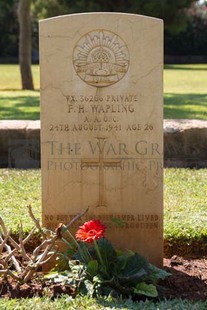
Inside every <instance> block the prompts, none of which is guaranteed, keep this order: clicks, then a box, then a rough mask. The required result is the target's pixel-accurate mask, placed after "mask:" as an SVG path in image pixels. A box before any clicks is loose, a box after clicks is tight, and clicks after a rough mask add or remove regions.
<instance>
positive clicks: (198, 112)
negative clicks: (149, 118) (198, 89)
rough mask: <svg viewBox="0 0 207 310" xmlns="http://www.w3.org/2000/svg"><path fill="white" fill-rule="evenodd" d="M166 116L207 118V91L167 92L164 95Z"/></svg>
mask: <svg viewBox="0 0 207 310" xmlns="http://www.w3.org/2000/svg"><path fill="white" fill-rule="evenodd" d="M164 118H187V119H202V120H207V93H206V94H174V93H166V94H165V96H164Z"/></svg>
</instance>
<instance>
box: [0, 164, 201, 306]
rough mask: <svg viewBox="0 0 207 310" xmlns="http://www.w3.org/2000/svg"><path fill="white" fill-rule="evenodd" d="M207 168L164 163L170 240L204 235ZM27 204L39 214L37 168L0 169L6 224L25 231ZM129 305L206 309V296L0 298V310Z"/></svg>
mask: <svg viewBox="0 0 207 310" xmlns="http://www.w3.org/2000/svg"><path fill="white" fill-rule="evenodd" d="M206 179H207V169H200V170H192V169H165V175H164V184H165V187H164V211H165V212H164V234H165V238H166V239H168V240H173V239H176V240H179V238H180V239H181V240H185V242H190V240H191V239H192V238H194V239H196V240H199V239H202V238H203V240H204V242H205V240H207V226H206V223H207V213H206V208H207V200H206V192H207V183H206ZM28 204H31V205H32V207H33V211H34V213H35V215H36V217H38V218H40V217H41V184H40V170H17V169H0V215H1V216H2V217H3V218H4V220H5V222H6V224H7V225H8V226H9V228H12V230H13V232H14V233H15V232H17V230H18V225H19V223H20V221H21V222H22V223H23V227H24V231H25V232H26V231H29V230H30V229H31V227H32V224H33V223H32V221H31V220H30V218H29V217H28V216H27V211H26V206H27V205H28ZM51 307H52V308H53V309H54V310H55V309H69V310H70V309H71V310H74V309H78V310H87V309H88V310H89V309H90V310H93V309H94V310H96V309H99V310H104V309H117V310H118V309H131V310H135V309H137V310H139V309H140V310H144V309H147V310H157V309H160V310H162V309H163V310H168V309H178V310H179V309H180V310H191V309H199V310H205V309H207V301H206V302H190V301H186V300H171V301H170V300H164V301H160V302H158V301H156V302H153V301H149V300H147V301H145V302H144V301H140V302H138V303H135V302H133V301H132V300H130V299H129V300H122V299H118V300H117V299H113V298H108V299H106V298H101V299H96V300H94V299H92V298H89V297H77V298H75V299H71V298H70V297H69V296H63V297H61V298H59V299H55V300H53V301H52V300H50V299H49V297H44V298H39V297H37V298H32V299H26V300H24V299H21V300H19V299H11V300H5V299H2V300H1V302H0V310H1V309H7V310H10V309H11V310H13V309H16V310H18V309H19V310H22V309H25V310H26V309H37V310H38V309H50V308H51Z"/></svg>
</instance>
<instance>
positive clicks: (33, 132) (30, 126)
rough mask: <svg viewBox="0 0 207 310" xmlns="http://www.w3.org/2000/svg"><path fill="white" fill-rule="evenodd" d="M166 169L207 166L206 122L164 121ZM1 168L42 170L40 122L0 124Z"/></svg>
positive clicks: (6, 122)
mask: <svg viewBox="0 0 207 310" xmlns="http://www.w3.org/2000/svg"><path fill="white" fill-rule="evenodd" d="M164 165H165V167H184V168H204V167H207V121H202V120H187V119H171V120H169V119H166V120H165V121H164ZM0 167H1V168H7V167H9V168H24V169H27V168H40V121H39V120H38V121H29V120H28V121H27V120H25V121H17V120H14V121H11V120H9V121H0Z"/></svg>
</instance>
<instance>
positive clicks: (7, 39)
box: [0, 0, 18, 59]
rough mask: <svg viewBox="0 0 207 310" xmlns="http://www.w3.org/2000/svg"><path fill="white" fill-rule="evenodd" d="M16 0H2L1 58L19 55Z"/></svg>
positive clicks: (0, 25) (0, 22)
mask: <svg viewBox="0 0 207 310" xmlns="http://www.w3.org/2000/svg"><path fill="white" fill-rule="evenodd" d="M17 34H18V22H17V12H16V0H7V1H5V0H0V46H1V49H0V58H4V59H7V58H10V59H11V58H15V57H17V55H18V36H17Z"/></svg>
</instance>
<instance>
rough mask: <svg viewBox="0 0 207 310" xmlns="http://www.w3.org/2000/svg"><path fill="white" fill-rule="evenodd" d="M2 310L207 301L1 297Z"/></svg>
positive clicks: (139, 309)
mask: <svg viewBox="0 0 207 310" xmlns="http://www.w3.org/2000/svg"><path fill="white" fill-rule="evenodd" d="M0 309H1V310H14V309H15V310H28V309H35V310H50V309H53V310H60V309H61V310H97V309H98V310H110V309H114V310H121V309H122V310H158V309H160V310H170V309H173V310H193V309H194V310H198V309H199V310H206V309H207V301H205V302H201V301H197V302H191V301H189V300H181V299H174V300H162V301H157V302H154V301H150V300H146V301H139V302H135V301H133V300H132V299H122V298H113V297H111V296H110V297H108V298H105V297H99V298H96V299H95V298H91V297H90V296H77V297H76V298H71V297H69V296H61V297H60V298H57V299H51V298H49V297H43V298H40V297H34V298H29V299H24V298H22V299H4V298H1V305H0Z"/></svg>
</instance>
